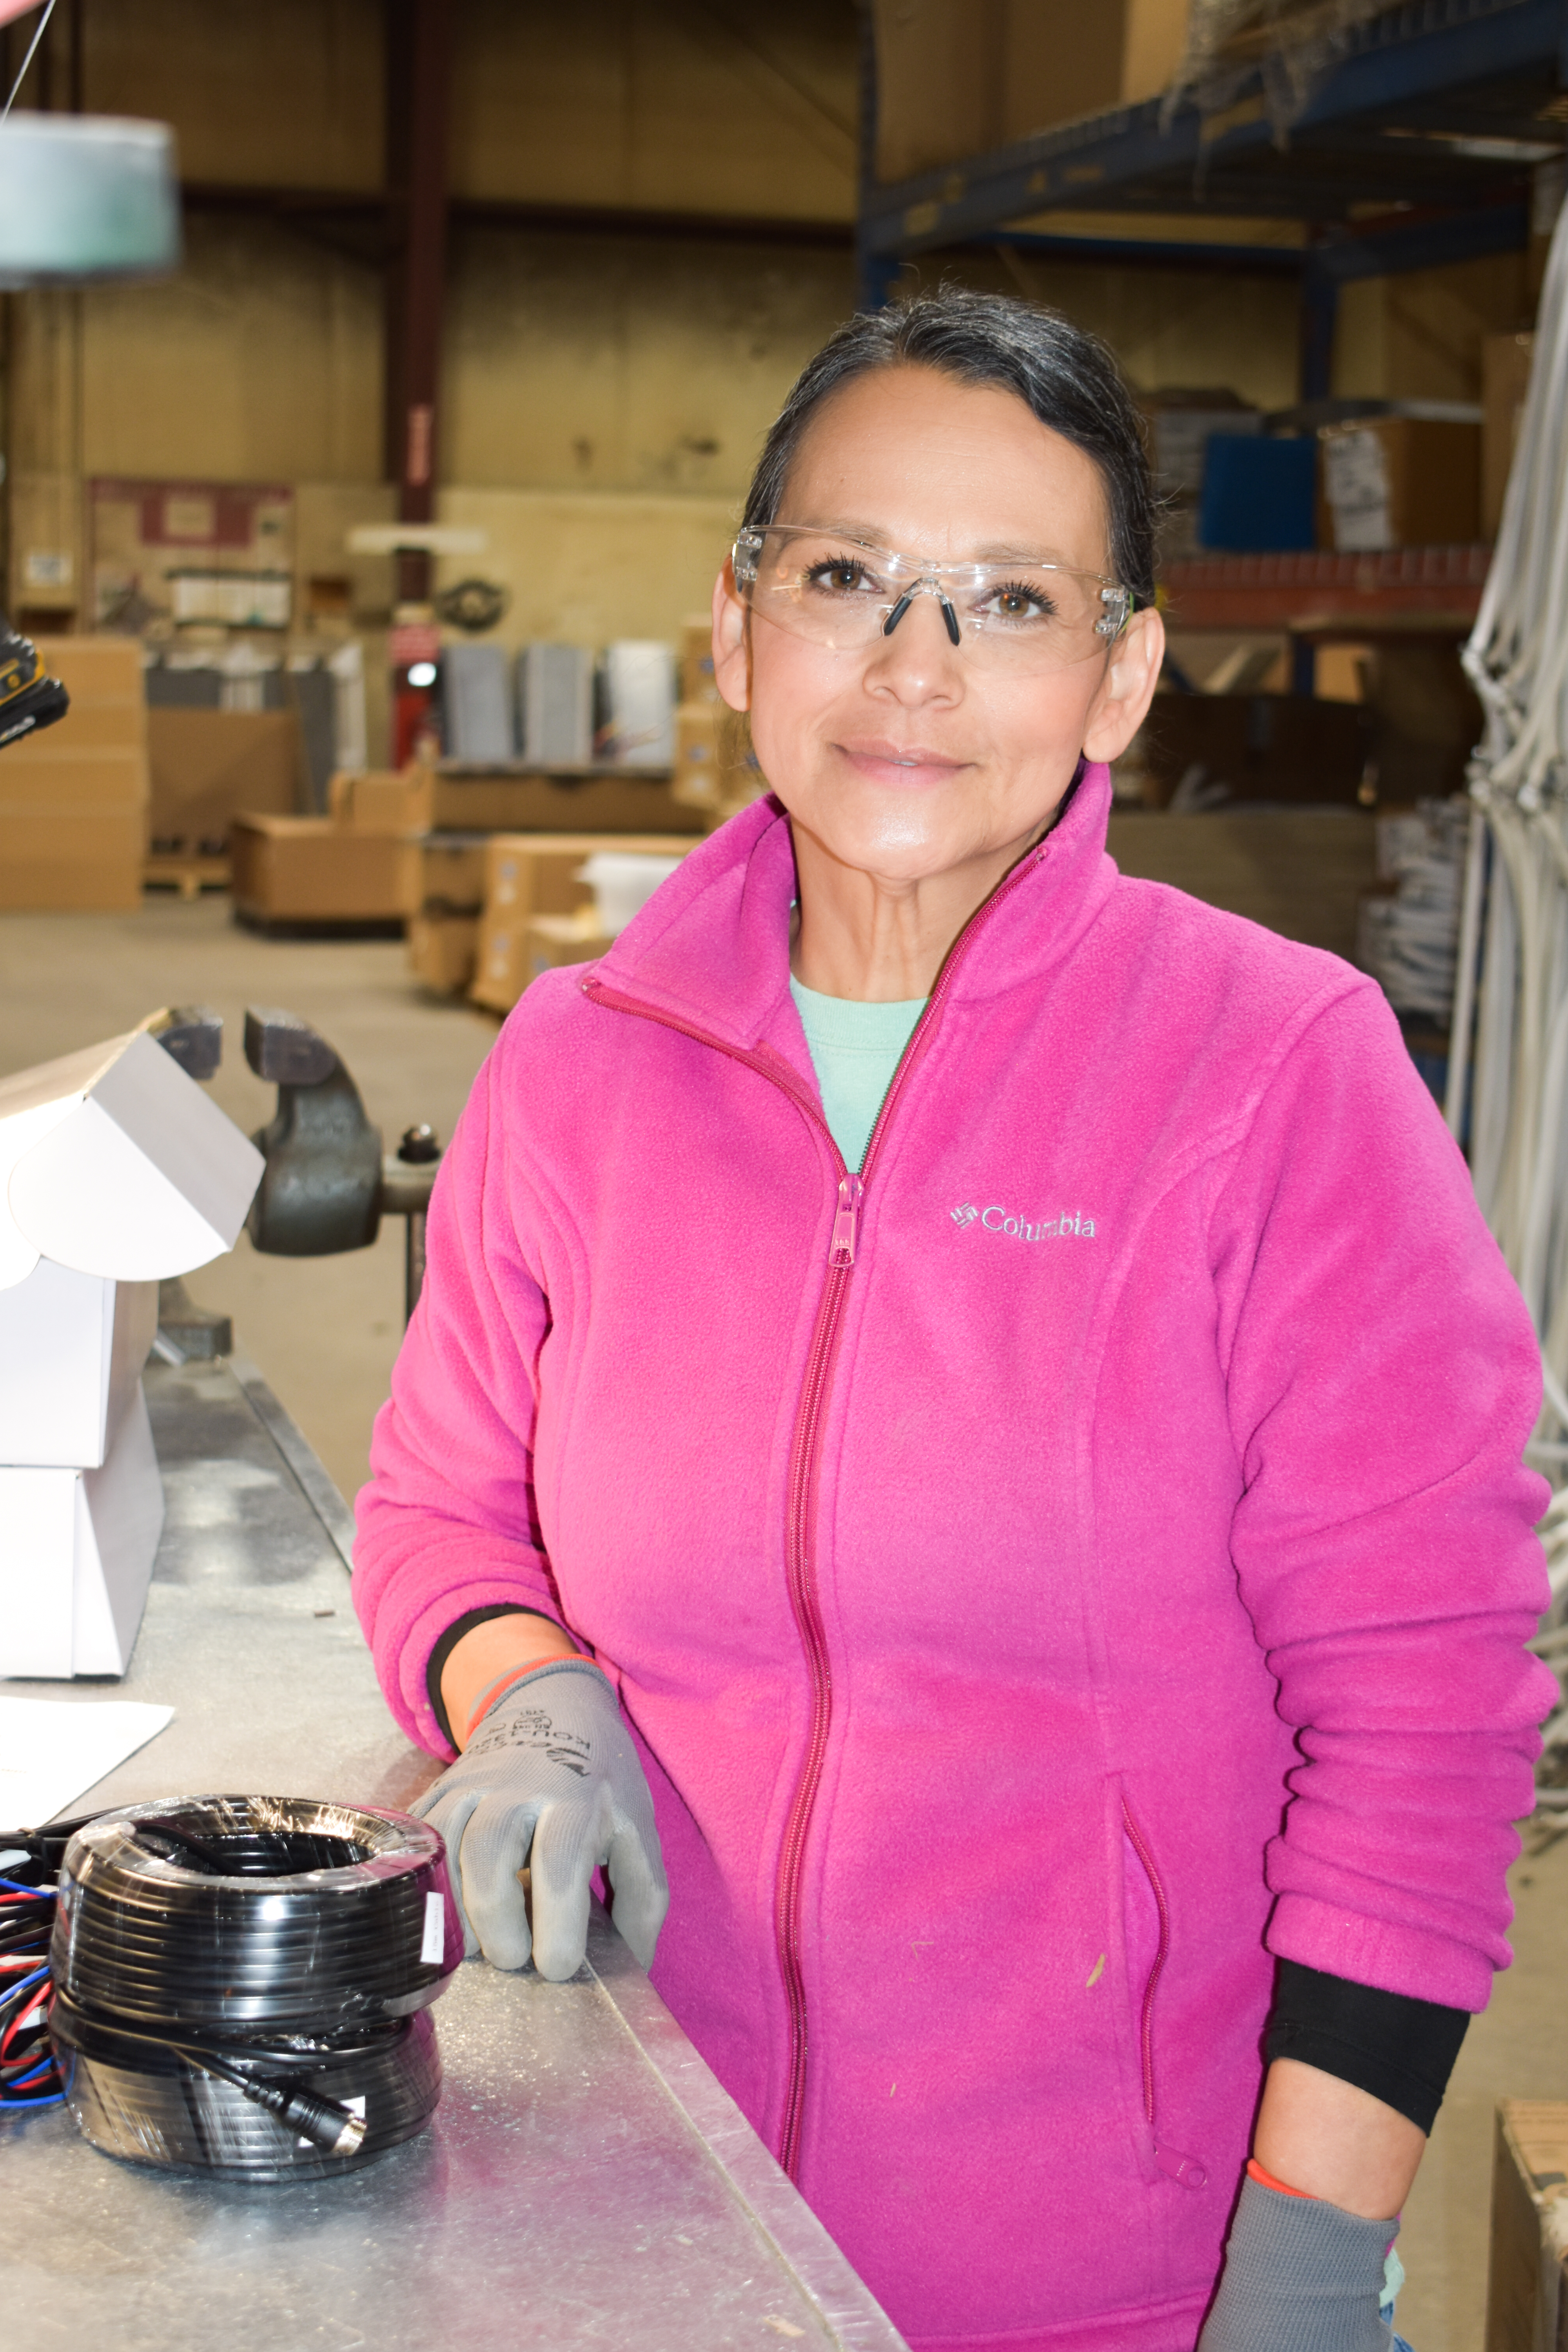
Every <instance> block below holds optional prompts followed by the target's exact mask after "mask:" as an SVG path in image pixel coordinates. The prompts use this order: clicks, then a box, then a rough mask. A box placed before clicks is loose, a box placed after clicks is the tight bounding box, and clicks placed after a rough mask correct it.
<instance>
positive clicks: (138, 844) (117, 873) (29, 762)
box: [0, 637, 147, 910]
mask: <svg viewBox="0 0 1568 2352" xmlns="http://www.w3.org/2000/svg"><path fill="white" fill-rule="evenodd" d="M38 651H39V653H40V654H41V655H42V656H43V660H44V666H45V667H46V668H47V670H48V671H49V672H50V673H51V674H52V675H53V676H54V677H58V678H61V679H63V680H64V682H65V685H66V688H67V690H68V693H69V695H70V704H71V707H70V709H69V710H68V712H67V714H66V716H65V718H64V719H61V720H60V721H59V723H58V725H57V726H54V727H50V728H48V729H47V730H43V731H42V732H40V733H38V734H36V735H25V736H23V737H22V739H21V740H20V741H18V742H15V743H10V744H7V745H6V747H5V750H4V751H0V907H4V908H22V907H30V908H96V909H110V910H113V909H120V908H134V907H137V906H139V905H140V904H141V900H142V853H143V851H144V850H145V848H146V835H147V704H146V698H145V695H144V693H143V690H142V648H141V646H140V645H138V644H137V643H136V641H135V640H134V639H133V638H131V637H44V638H40V639H39V640H38Z"/></svg>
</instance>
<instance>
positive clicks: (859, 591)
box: [734, 523, 1133, 672]
mask: <svg viewBox="0 0 1568 2352" xmlns="http://www.w3.org/2000/svg"><path fill="white" fill-rule="evenodd" d="M734 562H735V582H736V585H737V586H738V587H739V588H740V590H741V592H742V594H743V595H744V596H745V598H746V600H747V602H748V603H749V604H750V605H751V608H752V612H753V613H755V614H758V615H759V616H760V617H761V618H762V619H763V620H768V621H772V622H773V623H774V624H776V625H777V626H778V627H779V628H781V629H788V630H790V631H792V632H793V634H794V635H796V636H800V637H808V638H809V639H810V640H811V642H812V643H813V644H814V645H818V646H824V647H826V649H828V650H829V651H831V652H834V653H852V652H863V651H864V650H865V649H866V647H867V646H871V645H873V644H875V642H876V640H877V639H878V638H879V637H890V636H891V635H892V634H893V631H894V630H895V629H896V628H897V627H898V625H899V624H900V621H901V620H902V619H903V617H904V615H905V614H906V613H907V612H908V611H909V609H910V605H911V604H912V603H913V602H914V600H915V598H916V597H917V596H933V597H934V598H935V599H936V602H937V604H938V605H939V606H940V608H941V612H942V620H943V622H944V623H945V625H946V627H947V634H948V636H949V638H950V639H951V641H952V644H953V645H955V646H958V647H959V649H960V650H961V652H962V653H963V655H964V656H965V658H966V659H968V660H970V661H972V662H973V663H974V664H975V666H976V667H979V668H984V669H1007V670H1016V671H1019V672H1028V671H1037V670H1052V669H1070V668H1071V667H1072V666H1073V664H1074V663H1075V662H1082V661H1088V660H1089V658H1090V657H1091V656H1093V655H1095V654H1098V653H1103V652H1104V651H1105V649H1106V647H1107V646H1108V644H1109V643H1110V641H1111V640H1112V639H1113V638H1116V637H1118V636H1120V635H1121V632H1122V630H1123V629H1124V628H1125V627H1126V625H1127V621H1128V617H1129V615H1130V614H1131V611H1132V601H1133V600H1132V594H1131V590H1129V589H1126V588H1118V587H1115V586H1113V585H1111V584H1110V583H1108V582H1106V581H1104V580H1102V579H1101V578H1100V577H1099V575H1098V574H1097V573H1095V572H1072V571H1069V570H1068V568H1067V566H1066V565H1065V564H1060V563H1051V562H1039V561H1037V560H1035V559H1034V558H1032V557H1031V558H1022V557H1015V556H1008V557H1006V558H1004V559H999V560H998V561H996V562H991V563H930V562H927V561H926V559H925V558H924V557H923V556H920V555H900V554H897V553H895V551H893V550H892V549H891V548H887V547H873V546H870V545H868V543H867V542H866V541H864V540H859V539H853V538H851V537H849V536H848V535H847V533H845V532H843V531H834V530H819V529H818V528H816V526H815V525H813V524H807V523H770V524H768V525H766V526H765V527H763V528H759V529H747V530H742V533H741V535H740V537H739V538H738V539H737V540H736V541H735V553H734Z"/></svg>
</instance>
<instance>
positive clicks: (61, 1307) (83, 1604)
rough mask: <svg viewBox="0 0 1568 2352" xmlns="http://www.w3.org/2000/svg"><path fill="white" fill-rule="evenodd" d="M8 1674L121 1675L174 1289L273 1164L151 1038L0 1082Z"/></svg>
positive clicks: (148, 1558)
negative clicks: (162, 1293) (158, 1360)
mask: <svg viewBox="0 0 1568 2352" xmlns="http://www.w3.org/2000/svg"><path fill="white" fill-rule="evenodd" d="M0 1167H5V1169H6V1171H7V1181H6V1183H5V1188H4V1192H3V1193H0V1450H3V1452H4V1455H5V1462H4V1466H3V1467H0V1675H58V1676H67V1675H82V1674H111V1675H112V1674H121V1673H122V1672H123V1671H124V1668H125V1666H126V1664H128V1663H129V1660H130V1655H131V1647H132V1643H133V1642H134V1640H135V1637H136V1628H137V1625H138V1623H139V1622H140V1619H141V1614H142V1602H143V1601H144V1600H145V1598H146V1592H147V1585H148V1580H149V1579H150V1577H151V1575H152V1570H153V1554H154V1552H155V1551H156V1549H157V1544H158V1533H159V1529H160V1528H161V1526H162V1524H163V1484H162V1481H161V1479H160V1477H159V1474H158V1462H157V1456H156V1454H154V1452H153V1435H152V1431H151V1428H150V1426H149V1423H148V1419H147V1407H146V1403H145V1401H144V1399H143V1397H142V1387H141V1372H142V1363H143V1361H144V1360H145V1358H146V1355H147V1350H148V1349H149V1348H150V1346H151V1345H152V1341H153V1334H154V1331H155V1329H156V1326H157V1312H158V1284H159V1282H160V1280H162V1279H163V1278H164V1277H167V1276H174V1275H181V1274H189V1273H190V1272H192V1271H193V1270H194V1268H195V1267H196V1266H198V1265H206V1263H207V1262H208V1260H209V1259H211V1258H214V1257H216V1256H218V1255H221V1254H222V1252H224V1251H225V1250H227V1249H230V1248H232V1247H233V1245H234V1243H235V1240H236V1238H237V1234H238V1232H239V1227H240V1224H241V1223H242V1221H243V1219H244V1216H245V1213H246V1211H247V1208H248V1206H249V1204H250V1200H251V1196H252V1194H253V1193H254V1192H255V1190H256V1186H257V1183H258V1180H259V1178H260V1175H261V1172H262V1160H261V1155H260V1153H259V1152H258V1150H256V1148H255V1146H254V1145H253V1144H251V1143H248V1142H247V1140H246V1138H245V1137H244V1136H243V1135H242V1134H241V1132H240V1130H239V1129H238V1128H237V1127H236V1126H235V1124H234V1122H233V1121H232V1120H231V1119H230V1118H226V1115H225V1114H224V1113H223V1112H222V1111H221V1110H219V1108H217V1105H216V1103H215V1102H214V1101H213V1100H212V1099H211V1097H209V1096H208V1095H206V1094H205V1093H204V1092H203V1091H202V1088H201V1087H199V1086H198V1085H197V1084H196V1083H195V1079H193V1078H191V1077H190V1076H187V1075H186V1073H185V1072H184V1070H183V1069H181V1068H180V1066H179V1065H178V1064H177V1063H176V1062H175V1061H174V1060H173V1059H172V1057H171V1056H170V1055H167V1054H166V1053H165V1052H164V1051H163V1047H162V1046H161V1045H157V1044H156V1043H155V1042H154V1040H153V1038H152V1037H151V1036H149V1035H148V1034H146V1032H145V1031H133V1032H132V1034H130V1035H128V1036H123V1037H112V1038H110V1039H108V1040H107V1041H105V1042H104V1043H102V1044H100V1045H89V1046H88V1047H87V1048H86V1049H85V1050H84V1051H83V1052H80V1053H77V1054H70V1055H66V1056H65V1057H64V1058H63V1059H61V1060H59V1061H56V1062H47V1063H43V1064H41V1065H40V1066H38V1067H37V1068H36V1069H31V1070H21V1071H18V1072H16V1075H15V1076H11V1077H8V1078H5V1079H3V1080H0Z"/></svg>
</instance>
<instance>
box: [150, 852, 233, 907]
mask: <svg viewBox="0 0 1568 2352" xmlns="http://www.w3.org/2000/svg"><path fill="white" fill-rule="evenodd" d="M233 878H234V876H233V869H232V867H231V866H230V865H229V861H228V859H227V858H226V857H186V856H149V857H144V858H143V859H142V888H143V890H174V891H177V892H178V894H179V896H180V897H181V898H200V897H201V895H202V892H203V891H204V890H226V889H227V888H228V887H229V885H230V883H231V882H232V880H233Z"/></svg>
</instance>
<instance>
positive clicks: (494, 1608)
mask: <svg viewBox="0 0 1568 2352" xmlns="http://www.w3.org/2000/svg"><path fill="white" fill-rule="evenodd" d="M543 1616H544V1612H543V1610H542V1609H525V1608H524V1607H523V1605H522V1603H521V1601H491V1603H490V1605H489V1608H488V1609H470V1610H469V1611H468V1614H467V1615H466V1616H463V1617H459V1618H458V1621H457V1623H456V1624H455V1625H448V1626H447V1630H446V1632H445V1633H443V1634H442V1636H441V1638H440V1640H439V1641H438V1642H437V1644H436V1646H435V1648H434V1649H433V1650H432V1651H431V1653H430V1663H429V1664H428V1665H427V1666H426V1669H425V1688H426V1692H427V1693H428V1695H429V1699H430V1711H431V1713H432V1714H433V1715H434V1716H435V1717H436V1720H437V1723H438V1724H439V1725H440V1727H441V1736H442V1738H444V1739H445V1740H446V1742H447V1747H448V1748H456V1746H457V1744H458V1743H457V1741H456V1740H455V1739H454V1738H453V1737H452V1727H451V1725H450V1724H449V1723H448V1722H447V1702H446V1700H445V1699H444V1698H443V1697H442V1696H441V1675H442V1673H443V1670H444V1669H445V1667H446V1664H447V1659H448V1658H449V1657H450V1656H451V1654H452V1653H453V1651H454V1650H455V1649H456V1648H457V1646H458V1643H459V1642H460V1641H461V1640H462V1638H463V1636H464V1634H465V1633H472V1632H473V1630H474V1627H475V1626H476V1625H488V1624H489V1622H490V1619H491V1618H492V1617H543ZM545 1622H546V1623H553V1622H554V1620H553V1619H546V1620H545Z"/></svg>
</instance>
